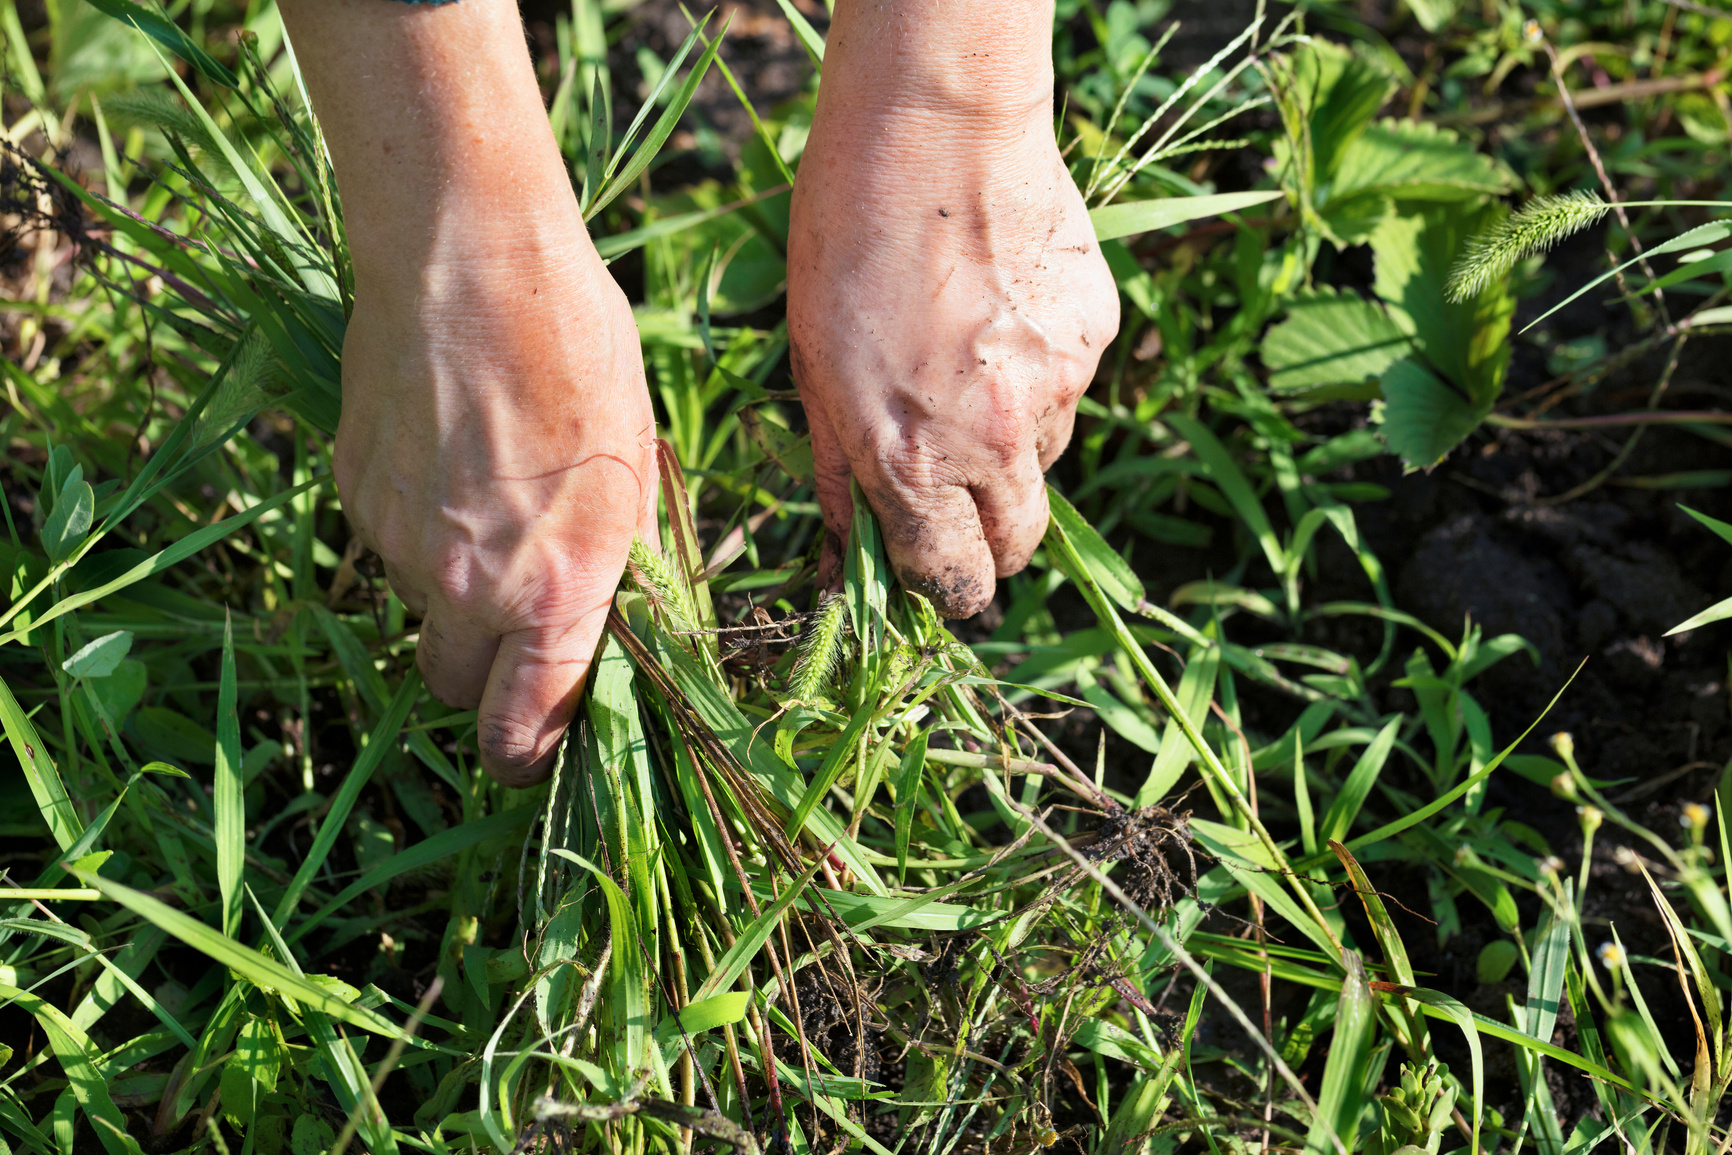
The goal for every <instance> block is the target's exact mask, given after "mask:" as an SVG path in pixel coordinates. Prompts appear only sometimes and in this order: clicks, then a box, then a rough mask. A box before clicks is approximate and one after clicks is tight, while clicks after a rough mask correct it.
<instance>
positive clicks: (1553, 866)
mask: <svg viewBox="0 0 1732 1155" xmlns="http://www.w3.org/2000/svg"><path fill="white" fill-rule="evenodd" d="M1563 868H1564V860H1563V859H1561V858H1559V857H1558V856H1557V855H1555V854H1548V855H1546V856H1545V857H1544V858H1542V859H1540V860H1539V861H1538V862H1536V863H1534V869H1536V870H1538V871H1539V872H1540V877H1541V878H1545V877H1547V876H1548V875H1553V874H1556V873H1557V872H1558V871H1560V870H1562V869H1563Z"/></svg>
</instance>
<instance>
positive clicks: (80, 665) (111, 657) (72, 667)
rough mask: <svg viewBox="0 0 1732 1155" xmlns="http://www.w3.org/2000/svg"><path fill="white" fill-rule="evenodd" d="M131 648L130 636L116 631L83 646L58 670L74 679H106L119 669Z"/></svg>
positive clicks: (121, 631) (127, 633)
mask: <svg viewBox="0 0 1732 1155" xmlns="http://www.w3.org/2000/svg"><path fill="white" fill-rule="evenodd" d="M131 648H132V634H131V633H130V632H128V631H126V630H116V631H115V632H114V633H112V634H104V635H103V636H102V637H100V638H97V639H96V640H95V641H94V642H91V643H89V644H88V645H86V646H84V647H83V648H82V649H80V650H79V651H78V652H77V653H76V654H73V655H72V656H71V657H70V658H67V659H66V660H65V661H64V662H62V663H60V668H61V669H63V670H65V671H66V672H67V673H68V674H71V675H72V676H73V677H74V678H106V677H108V675H110V674H112V673H114V671H115V670H116V669H118V668H119V666H120V661H121V659H122V658H124V657H126V653H127V651H128V650H130V649H131Z"/></svg>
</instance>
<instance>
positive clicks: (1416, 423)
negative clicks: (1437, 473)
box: [1383, 358, 1491, 469]
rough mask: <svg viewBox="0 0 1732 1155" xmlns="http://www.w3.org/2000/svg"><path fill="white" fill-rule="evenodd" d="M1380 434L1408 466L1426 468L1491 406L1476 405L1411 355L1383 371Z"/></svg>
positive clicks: (1451, 447) (1469, 430)
mask: <svg viewBox="0 0 1732 1155" xmlns="http://www.w3.org/2000/svg"><path fill="white" fill-rule="evenodd" d="M1383 402H1384V405H1383V437H1384V440H1386V441H1387V442H1388V443H1389V451H1390V452H1391V453H1394V454H1396V455H1397V456H1399V457H1400V458H1401V460H1402V463H1403V464H1405V465H1406V466H1407V467H1408V468H1409V469H1430V468H1431V467H1432V466H1434V465H1436V464H1437V463H1438V462H1440V461H1442V460H1443V458H1444V455H1445V454H1447V453H1448V452H1449V451H1450V450H1451V449H1454V448H1455V447H1456V446H1457V445H1460V444H1461V442H1462V440H1463V439H1464V438H1466V437H1467V435H1468V434H1469V433H1472V432H1473V431H1474V429H1475V428H1477V427H1478V425H1479V423H1480V421H1481V420H1483V419H1484V417H1485V415H1486V414H1487V413H1488V412H1490V410H1491V406H1490V405H1486V406H1483V407H1481V406H1475V405H1473V404H1471V403H1469V401H1468V400H1467V398H1465V397H1463V396H1462V395H1461V393H1459V392H1458V391H1456V390H1455V389H1452V388H1450V387H1449V386H1448V385H1446V384H1445V383H1444V382H1442V381H1440V380H1439V379H1438V377H1437V375H1436V374H1435V373H1433V372H1432V371H1431V370H1430V369H1427V368H1426V367H1425V366H1424V365H1421V364H1420V363H1419V362H1418V361H1414V360H1412V359H1411V358H1404V359H1402V360H1400V361H1397V362H1396V363H1395V364H1393V365H1391V366H1390V367H1389V369H1388V371H1387V372H1385V373H1384V374H1383Z"/></svg>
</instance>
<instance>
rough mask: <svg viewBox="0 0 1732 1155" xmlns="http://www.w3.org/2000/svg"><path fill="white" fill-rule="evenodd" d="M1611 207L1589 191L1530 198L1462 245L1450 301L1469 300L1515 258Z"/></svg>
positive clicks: (1553, 241) (1542, 246)
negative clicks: (1465, 244)
mask: <svg viewBox="0 0 1732 1155" xmlns="http://www.w3.org/2000/svg"><path fill="white" fill-rule="evenodd" d="M1611 208H1612V206H1611V205H1609V204H1607V203H1606V202H1605V201H1603V200H1601V199H1600V198H1599V197H1598V196H1597V195H1596V194H1594V193H1591V192H1573V193H1565V194H1564V195H1562V196H1549V197H1535V198H1534V199H1533V200H1531V201H1529V202H1528V203H1527V204H1526V205H1525V206H1523V207H1522V210H1521V211H1520V212H1518V213H1515V214H1514V215H1513V216H1508V217H1505V218H1504V219H1503V220H1501V221H1499V222H1498V223H1497V224H1495V225H1493V226H1492V227H1491V228H1490V229H1487V230H1486V231H1485V232H1483V233H1481V234H1479V236H1477V237H1474V238H1473V239H1472V240H1471V241H1469V242H1468V243H1467V251H1466V252H1464V253H1463V254H1462V256H1461V259H1460V260H1458V261H1456V263H1455V267H1454V268H1453V269H1451V270H1450V273H1449V287H1448V289H1447V290H1446V291H1447V293H1448V296H1449V299H1450V300H1451V301H1454V302H1456V303H1457V304H1460V303H1461V302H1463V301H1469V300H1472V299H1473V298H1474V297H1477V296H1479V294H1480V293H1481V292H1483V291H1484V290H1485V289H1486V287H1487V286H1489V285H1491V284H1492V283H1493V282H1495V281H1499V280H1501V279H1503V278H1504V277H1507V276H1508V275H1509V271H1510V270H1511V269H1513V268H1515V266H1516V262H1517V261H1520V260H1523V259H1525V258H1527V257H1531V256H1533V255H1534V254H1535V253H1543V252H1545V251H1546V250H1547V249H1549V248H1551V247H1552V246H1553V245H1555V244H1557V243H1558V242H1559V241H1561V240H1563V239H1564V238H1565V237H1567V236H1569V235H1570V234H1571V233H1576V232H1580V231H1581V230H1583V229H1585V228H1587V227H1588V226H1589V225H1591V224H1593V223H1594V222H1595V221H1597V220H1599V219H1600V218H1601V217H1603V216H1605V215H1606V213H1608V212H1610V211H1611Z"/></svg>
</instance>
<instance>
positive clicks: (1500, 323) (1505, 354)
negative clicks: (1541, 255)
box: [1371, 204, 1515, 421]
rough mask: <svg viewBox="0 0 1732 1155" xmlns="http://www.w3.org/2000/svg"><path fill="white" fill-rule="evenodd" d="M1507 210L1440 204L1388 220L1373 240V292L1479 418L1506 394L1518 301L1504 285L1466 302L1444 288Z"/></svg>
mask: <svg viewBox="0 0 1732 1155" xmlns="http://www.w3.org/2000/svg"><path fill="white" fill-rule="evenodd" d="M1503 212H1504V210H1503V208H1502V206H1501V205H1496V204H1494V205H1491V206H1487V207H1483V208H1481V207H1476V206H1474V205H1465V204H1446V205H1437V206H1432V207H1428V208H1425V209H1424V211H1421V212H1413V213H1404V214H1401V215H1398V216H1394V217H1391V218H1390V219H1389V220H1387V221H1385V222H1384V223H1383V224H1382V225H1381V226H1379V227H1378V229H1377V232H1376V233H1375V234H1373V235H1372V238H1371V250H1372V253H1373V255H1374V256H1375V258H1376V261H1375V263H1376V282H1375V287H1376V291H1377V295H1378V296H1379V297H1381V298H1383V300H1384V302H1385V303H1386V304H1387V305H1388V306H1389V312H1390V316H1391V317H1392V318H1393V319H1394V320H1395V321H1396V322H1397V323H1399V324H1400V325H1401V326H1402V327H1403V328H1404V329H1406V330H1407V331H1408V332H1410V333H1411V334H1413V338H1414V344H1415V346H1416V347H1417V350H1418V354H1419V358H1422V359H1423V360H1424V362H1425V363H1426V365H1428V366H1429V367H1430V368H1431V369H1432V370H1434V371H1435V372H1436V373H1437V375H1439V376H1441V377H1443V378H1444V379H1445V380H1447V381H1448V382H1449V383H1450V384H1451V385H1452V386H1454V387H1455V389H1456V390H1457V391H1458V392H1459V393H1460V394H1461V396H1462V399H1463V401H1464V402H1465V403H1467V404H1470V405H1471V406H1472V407H1473V408H1474V409H1475V410H1476V411H1478V412H1480V413H1482V414H1483V412H1484V411H1485V410H1486V409H1487V408H1489V407H1490V406H1491V404H1492V403H1493V402H1495V401H1496V400H1497V396H1498V393H1499V391H1500V390H1501V389H1502V388H1503V377H1504V370H1505V369H1506V368H1507V367H1508V365H1509V358H1510V345H1509V341H1508V337H1509V326H1510V318H1511V317H1512V316H1513V315H1514V313H1515V299H1514V298H1513V297H1511V296H1510V295H1509V292H1508V289H1507V287H1506V285H1505V284H1504V282H1502V281H1498V282H1495V283H1493V284H1491V285H1488V286H1486V288H1485V289H1484V290H1483V291H1482V292H1481V293H1480V294H1479V295H1478V296H1476V297H1474V298H1472V299H1470V300H1467V301H1462V302H1455V301H1451V300H1450V299H1449V298H1448V295H1447V293H1446V286H1447V284H1448V281H1449V272H1450V269H1451V267H1452V266H1453V265H1454V263H1455V260H1456V258H1457V257H1459V256H1460V255H1461V253H1462V250H1463V249H1464V248H1465V247H1466V245H1467V242H1468V241H1469V240H1470V239H1471V238H1472V237H1474V236H1476V235H1477V234H1479V233H1480V232H1482V231H1484V230H1485V229H1487V228H1489V227H1490V226H1491V225H1492V223H1493V222H1495V221H1496V220H1498V219H1501V217H1502V215H1503ZM1384 396H1385V398H1386V399H1387V397H1388V391H1387V389H1386V390H1385V393H1384ZM1475 420H1476V421H1477V420H1478V418H1475Z"/></svg>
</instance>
